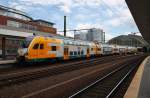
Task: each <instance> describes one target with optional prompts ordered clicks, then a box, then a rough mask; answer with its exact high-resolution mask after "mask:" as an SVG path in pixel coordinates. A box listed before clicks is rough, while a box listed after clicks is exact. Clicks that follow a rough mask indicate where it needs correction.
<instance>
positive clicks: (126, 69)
mask: <svg viewBox="0 0 150 98" xmlns="http://www.w3.org/2000/svg"><path fill="white" fill-rule="evenodd" d="M143 59H144V58H143V57H142V58H138V59H137V60H133V61H130V62H127V63H126V64H124V65H123V66H120V67H119V68H117V69H116V70H114V71H112V72H110V73H108V74H107V75H105V76H103V77H102V78H100V79H98V80H97V81H95V82H93V83H91V84H90V85H88V86H86V87H85V88H83V89H81V90H79V91H78V92H76V93H75V94H73V95H71V96H70V97H69V98H113V97H114V98H122V97H123V95H124V93H125V90H123V91H124V92H123V91H122V92H119V94H117V92H118V91H119V90H120V89H127V87H124V86H123V85H122V84H123V83H125V82H127V81H126V79H128V78H129V76H130V75H131V73H134V72H135V69H136V68H137V67H138V65H139V64H140V63H141V62H142V60H143ZM131 65H132V66H131ZM122 87H124V88H122ZM120 93H121V94H120ZM118 95H120V96H118ZM116 96H117V97H116Z"/></svg>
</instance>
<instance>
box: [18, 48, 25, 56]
mask: <svg viewBox="0 0 150 98" xmlns="http://www.w3.org/2000/svg"><path fill="white" fill-rule="evenodd" d="M18 54H19V56H24V55H25V54H27V48H22V49H18Z"/></svg>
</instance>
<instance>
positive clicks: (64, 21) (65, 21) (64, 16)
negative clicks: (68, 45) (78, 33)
mask: <svg viewBox="0 0 150 98" xmlns="http://www.w3.org/2000/svg"><path fill="white" fill-rule="evenodd" d="M64 36H65V37H66V16H64Z"/></svg>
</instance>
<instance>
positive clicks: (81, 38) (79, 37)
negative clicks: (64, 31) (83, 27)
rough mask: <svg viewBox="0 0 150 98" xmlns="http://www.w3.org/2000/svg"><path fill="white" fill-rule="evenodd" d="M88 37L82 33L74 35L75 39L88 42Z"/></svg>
mask: <svg viewBox="0 0 150 98" xmlns="http://www.w3.org/2000/svg"><path fill="white" fill-rule="evenodd" d="M86 35H87V33H85V32H80V34H75V35H74V38H75V39H79V40H85V41H86V40H87V38H86Z"/></svg>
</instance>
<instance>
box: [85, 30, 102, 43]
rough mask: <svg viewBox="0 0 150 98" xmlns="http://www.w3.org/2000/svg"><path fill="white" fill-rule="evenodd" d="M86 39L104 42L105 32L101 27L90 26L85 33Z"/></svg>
mask: <svg viewBox="0 0 150 98" xmlns="http://www.w3.org/2000/svg"><path fill="white" fill-rule="evenodd" d="M87 40H88V41H98V42H101V43H104V42H105V32H104V31H103V30H102V29H98V28H92V29H90V30H88V33H87Z"/></svg>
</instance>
